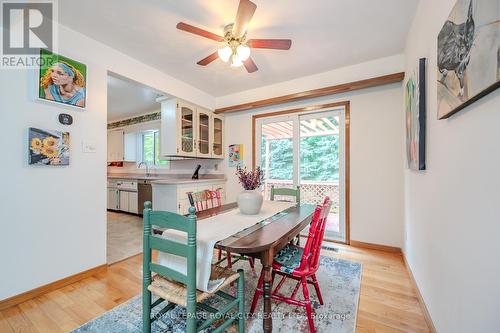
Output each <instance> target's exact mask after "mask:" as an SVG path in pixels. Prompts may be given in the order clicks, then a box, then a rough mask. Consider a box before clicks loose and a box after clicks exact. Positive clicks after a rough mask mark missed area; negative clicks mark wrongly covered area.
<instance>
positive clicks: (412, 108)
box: [405, 58, 426, 170]
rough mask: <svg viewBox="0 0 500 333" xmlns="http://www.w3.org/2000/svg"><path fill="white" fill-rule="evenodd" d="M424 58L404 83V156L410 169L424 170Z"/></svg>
mask: <svg viewBox="0 0 500 333" xmlns="http://www.w3.org/2000/svg"><path fill="white" fill-rule="evenodd" d="M425 67H426V59H425V58H421V59H419V61H418V68H417V69H416V70H415V71H413V73H412V74H411V75H410V77H409V78H408V79H407V81H406V84H405V123H406V158H407V162H408V168H409V169H411V170H425V169H426V163H425V144H426V142H425V134H426V133H425V131H426V84H425V74H426V70H425Z"/></svg>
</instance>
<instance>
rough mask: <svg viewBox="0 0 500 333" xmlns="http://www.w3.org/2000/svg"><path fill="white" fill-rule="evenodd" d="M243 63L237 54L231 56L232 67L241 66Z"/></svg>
mask: <svg viewBox="0 0 500 333" xmlns="http://www.w3.org/2000/svg"><path fill="white" fill-rule="evenodd" d="M242 65H243V62H241V60H240V58H239V57H238V55H237V54H233V55H232V56H231V67H240V66H242Z"/></svg>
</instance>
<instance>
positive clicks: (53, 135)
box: [28, 127, 70, 166]
mask: <svg viewBox="0 0 500 333" xmlns="http://www.w3.org/2000/svg"><path fill="white" fill-rule="evenodd" d="M69 162H70V133H69V132H61V131H57V130H47V129H40V128H35V127H30V128H29V129H28V164H29V165H34V166H40V165H45V166H67V165H69Z"/></svg>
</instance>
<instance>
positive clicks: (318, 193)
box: [264, 179, 340, 214]
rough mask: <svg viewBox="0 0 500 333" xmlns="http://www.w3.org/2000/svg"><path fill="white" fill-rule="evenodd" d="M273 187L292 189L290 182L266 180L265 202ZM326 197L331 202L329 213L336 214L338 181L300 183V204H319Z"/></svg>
mask: <svg viewBox="0 0 500 333" xmlns="http://www.w3.org/2000/svg"><path fill="white" fill-rule="evenodd" d="M273 185H274V187H286V188H293V182H292V181H291V180H278V179H269V180H266V181H265V182H264V197H265V198H266V199H267V200H269V198H270V195H271V186H273ZM326 196H329V197H330V199H331V200H332V209H331V213H332V214H338V213H339V206H340V200H339V198H340V186H339V182H338V181H328V182H327V181H310V180H307V181H301V184H300V197H301V201H302V202H305V203H311V204H320V203H321V202H322V201H323V199H324V198H325V197H326ZM277 199H278V200H279V199H280V198H277Z"/></svg>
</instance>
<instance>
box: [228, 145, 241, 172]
mask: <svg viewBox="0 0 500 333" xmlns="http://www.w3.org/2000/svg"><path fill="white" fill-rule="evenodd" d="M228 159H229V160H228V165H229V166H230V167H237V166H239V167H242V166H243V145H241V144H240V145H230V146H229V152H228Z"/></svg>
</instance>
